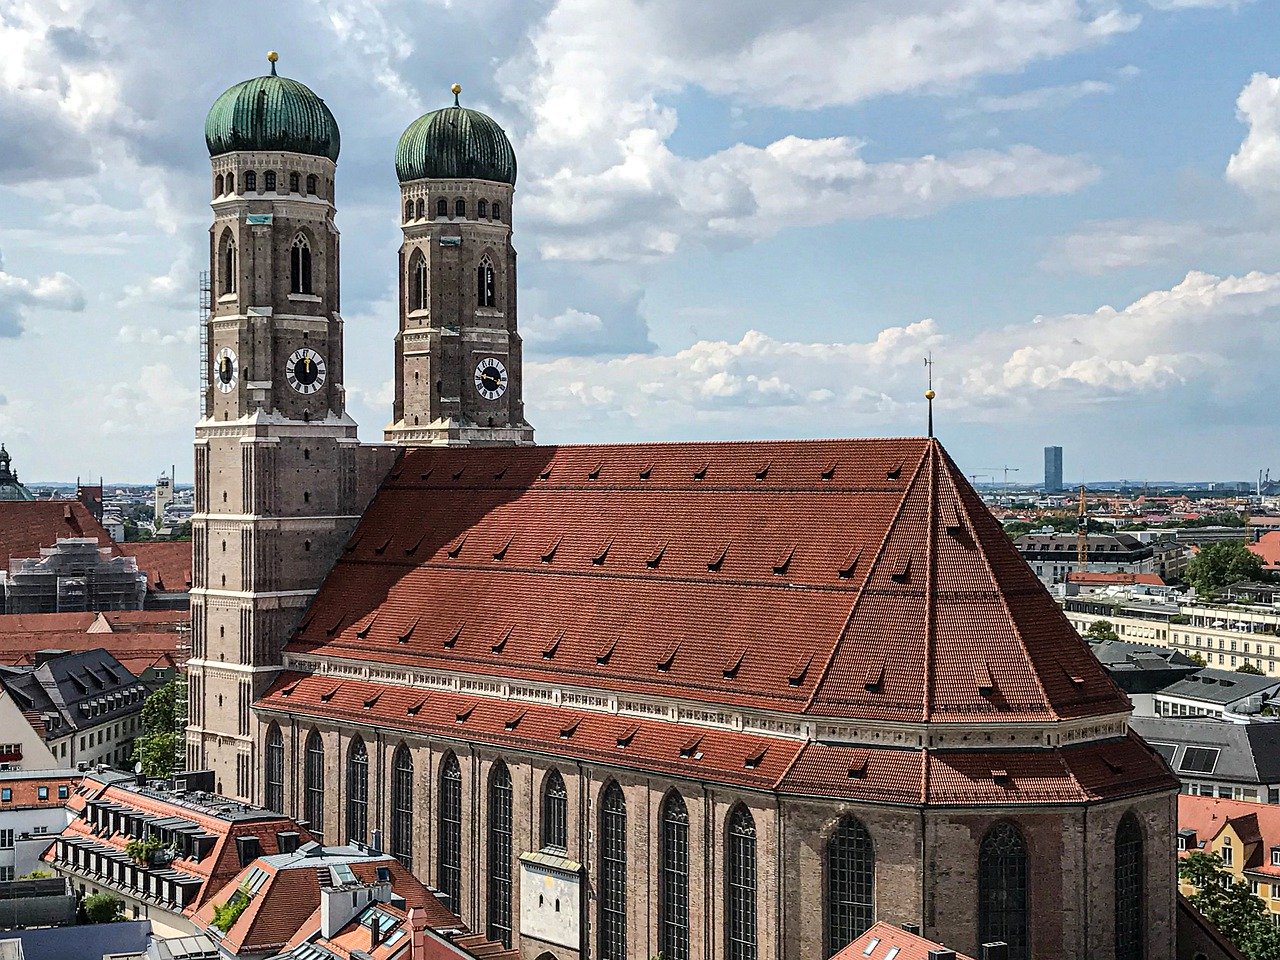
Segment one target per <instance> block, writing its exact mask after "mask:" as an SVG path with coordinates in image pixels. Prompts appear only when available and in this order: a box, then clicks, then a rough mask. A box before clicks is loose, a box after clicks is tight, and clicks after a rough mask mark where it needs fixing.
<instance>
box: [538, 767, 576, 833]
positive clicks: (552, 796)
mask: <svg viewBox="0 0 1280 960" xmlns="http://www.w3.org/2000/svg"><path fill="white" fill-rule="evenodd" d="M542 845H543V847H551V848H553V849H555V850H560V851H565V850H568V849H569V792H568V791H567V790H565V788H564V777H562V776H560V772H559V771H558V770H552V771H551V773H550V774H548V775H547V781H546V783H545V784H544V785H543V787H542Z"/></svg>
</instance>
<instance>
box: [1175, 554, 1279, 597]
mask: <svg viewBox="0 0 1280 960" xmlns="http://www.w3.org/2000/svg"><path fill="white" fill-rule="evenodd" d="M1185 576H1186V581H1187V583H1189V584H1191V585H1192V586H1193V587H1195V588H1196V593H1198V594H1200V595H1201V596H1208V595H1212V594H1215V593H1217V592H1218V591H1219V590H1221V589H1222V588H1223V587H1225V586H1227V584H1230V583H1236V582H1238V581H1240V580H1266V579H1267V574H1266V571H1265V570H1263V566H1262V558H1261V557H1260V556H1258V555H1257V554H1256V553H1253V552H1252V551H1251V550H1249V548H1248V547H1246V546H1245V545H1244V543H1243V542H1242V541H1240V540H1224V541H1222V542H1221V543H1210V544H1208V545H1206V546H1204V547H1201V548H1200V552H1199V553H1198V554H1196V555H1195V556H1194V557H1192V558H1191V562H1190V563H1188V564H1187V572H1186V575H1185Z"/></svg>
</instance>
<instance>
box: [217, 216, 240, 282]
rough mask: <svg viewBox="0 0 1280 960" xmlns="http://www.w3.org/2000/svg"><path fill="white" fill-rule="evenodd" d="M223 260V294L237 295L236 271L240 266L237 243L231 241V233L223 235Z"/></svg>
mask: <svg viewBox="0 0 1280 960" xmlns="http://www.w3.org/2000/svg"><path fill="white" fill-rule="evenodd" d="M221 260H222V292H223V293H235V292H236V270H237V266H238V264H237V259H236V243H235V241H234V240H232V239H231V234H230V231H228V232H227V233H225V234H223V247H222V257H221Z"/></svg>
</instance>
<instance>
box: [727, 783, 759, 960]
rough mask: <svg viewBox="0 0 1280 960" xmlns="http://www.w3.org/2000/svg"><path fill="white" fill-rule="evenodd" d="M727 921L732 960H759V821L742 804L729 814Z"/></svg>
mask: <svg viewBox="0 0 1280 960" xmlns="http://www.w3.org/2000/svg"><path fill="white" fill-rule="evenodd" d="M728 839H729V843H728V845H727V850H726V852H725V898H726V899H727V900H728V903H726V904H725V920H726V926H727V928H728V929H727V930H726V931H725V933H726V936H725V939H726V940H727V941H728V944H727V946H728V948H729V950H728V953H729V958H730V960H756V822H755V820H753V819H752V817H751V814H750V813H749V812H748V811H747V808H746V807H744V806H742V805H741V804H739V805H738V806H737V807H735V808H734V810H733V813H731V814H730V815H729V838H728Z"/></svg>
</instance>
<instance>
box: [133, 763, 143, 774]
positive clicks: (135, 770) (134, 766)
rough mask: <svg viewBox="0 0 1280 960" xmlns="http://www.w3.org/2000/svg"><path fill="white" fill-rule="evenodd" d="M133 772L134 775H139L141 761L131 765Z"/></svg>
mask: <svg viewBox="0 0 1280 960" xmlns="http://www.w3.org/2000/svg"><path fill="white" fill-rule="evenodd" d="M133 772H134V773H141V772H142V761H141V760H139V761H138V762H137V763H135V764H134V765H133Z"/></svg>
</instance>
